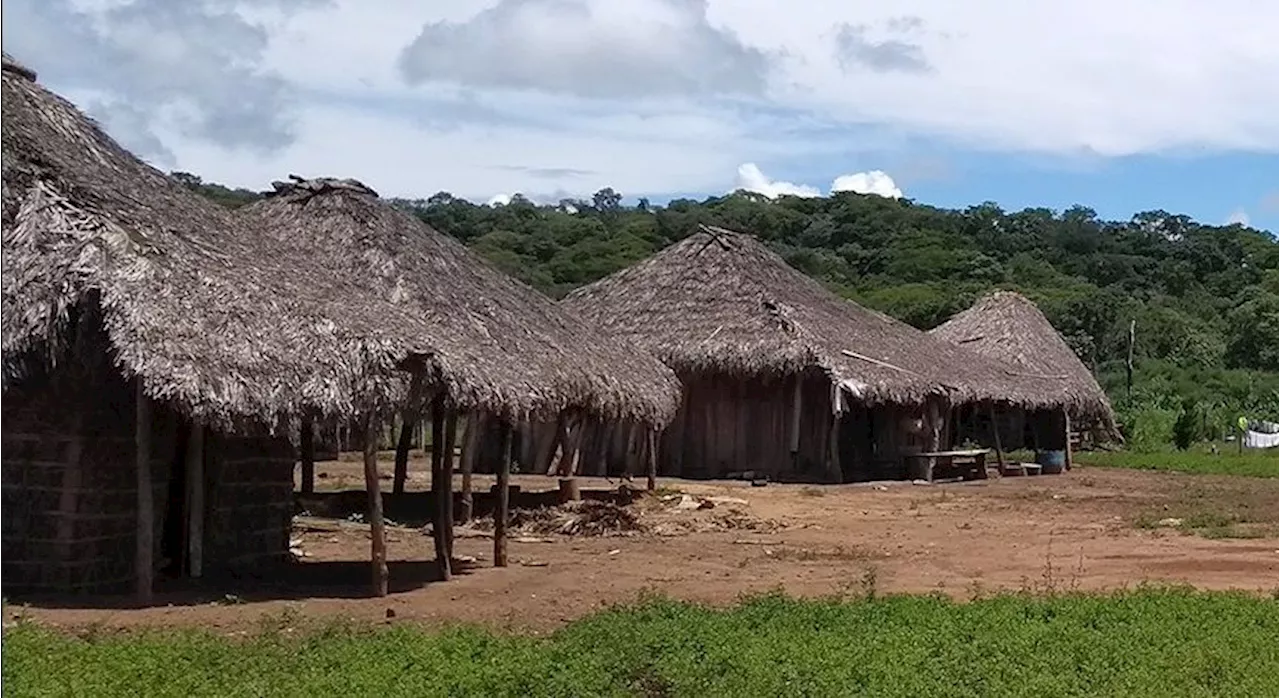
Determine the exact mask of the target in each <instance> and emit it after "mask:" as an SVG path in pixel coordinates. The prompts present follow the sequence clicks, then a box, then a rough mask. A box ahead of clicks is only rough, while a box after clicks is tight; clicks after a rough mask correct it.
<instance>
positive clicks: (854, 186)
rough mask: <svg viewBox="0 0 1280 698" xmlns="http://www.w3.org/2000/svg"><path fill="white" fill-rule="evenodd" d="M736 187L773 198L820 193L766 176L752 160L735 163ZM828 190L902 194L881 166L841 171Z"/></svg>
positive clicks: (800, 185) (884, 194)
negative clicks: (736, 173) (850, 171)
mask: <svg viewBox="0 0 1280 698" xmlns="http://www.w3.org/2000/svg"><path fill="white" fill-rule="evenodd" d="M739 190H742V191H749V192H754V193H756V194H763V195H764V196H767V197H769V198H770V199H776V198H778V197H779V196H804V197H813V196H821V195H822V192H820V191H819V190H818V188H817V187H811V186H809V185H807V184H796V183H794V182H785V181H782V180H773V179H769V177H768V176H767V175H765V173H764V172H762V171H761V170H760V168H759V167H757V166H756V164H755V163H753V162H748V163H745V164H742V165H739V166H738V179H737V181H736V183H735V186H734V191H739ZM830 191H831V193H832V194H834V193H836V192H842V191H851V192H856V193H858V194H874V195H876V196H883V197H886V198H890V199H901V198H902V190H901V189H899V188H898V185H897V184H895V183H894V181H893V177H890V176H889V175H888V174H885V172H883V171H882V170H871V171H869V172H854V173H853V174H843V175H840V176H839V177H836V178H835V180H834V181H832V182H831V189H830Z"/></svg>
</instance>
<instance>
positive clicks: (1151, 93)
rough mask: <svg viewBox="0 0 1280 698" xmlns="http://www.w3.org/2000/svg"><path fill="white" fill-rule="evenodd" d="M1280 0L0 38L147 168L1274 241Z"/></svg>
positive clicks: (180, 4) (154, 4) (462, 2)
mask: <svg viewBox="0 0 1280 698" xmlns="http://www.w3.org/2000/svg"><path fill="white" fill-rule="evenodd" d="M1278 5H1280V4H1278V3H1276V2H1274V0H1216V1H1215V2H1205V1H1204V0H1072V1H1070V2H1066V1H1059V0H1036V2H1025V1H1023V2H1019V1H1015V0H968V1H967V2H954V1H951V0H900V1H899V2H895V3H883V2H874V3H873V2H864V1H862V0H839V1H837V0H790V2H778V1H777V0H475V1H471V0H457V1H455V2H449V3H445V2H420V1H414V0H255V1H254V2H240V1H238V0H6V1H5V3H4V18H3V19H4V22H3V25H0V29H2V30H3V47H4V50H5V51H6V52H7V53H9V54H10V55H12V56H14V57H15V58H17V59H18V60H19V61H22V62H24V63H26V64H27V65H28V66H30V67H31V68H33V69H35V70H36V71H37V72H38V73H39V76H40V81H41V82H42V83H44V84H45V85H46V86H48V87H49V88H51V89H53V90H54V91H56V92H58V93H60V94H62V95H63V96H64V97H66V98H68V99H70V100H71V101H72V102H74V103H76V104H77V105H79V106H80V107H81V108H83V109H84V110H85V111H86V112H88V113H89V114H90V115H91V116H93V117H94V118H96V119H97V120H98V121H99V122H100V123H102V124H103V126H104V127H105V128H106V130H107V131H108V133H110V134H111V135H112V136H114V137H115V138H116V139H117V140H119V141H120V142H121V143H123V144H124V145H125V146H126V147H128V148H130V149H132V150H133V151H134V152H135V153H137V154H138V155H139V156H141V157H143V158H144V159H146V160H148V161H149V162H151V163H152V164H154V165H155V166H157V167H160V168H162V169H166V170H183V171H187V172H192V173H195V174H198V175H200V176H201V177H203V178H204V179H205V180H207V181H215V182H220V183H223V184H227V185H229V186H242V187H247V188H250V189H267V188H269V183H270V182H271V181H272V180H274V179H283V178H284V177H285V176H286V175H288V174H290V173H293V174H299V175H303V176H308V177H311V176H338V177H355V178H357V179H360V180H361V181H363V182H365V183H366V184H368V185H369V186H371V187H373V188H374V189H376V190H378V191H379V192H380V193H381V194H382V195H384V196H401V197H411V198H425V197H427V196H430V195H431V194H433V193H435V192H438V191H448V192H450V193H452V194H454V195H456V196H462V197H466V198H469V199H472V200H475V201H490V200H501V199H502V198H503V197H509V196H510V195H511V194H513V193H515V192H520V193H522V194H524V195H525V196H527V197H529V198H531V199H534V200H535V201H539V200H541V201H555V200H558V199H560V198H566V197H583V198H586V197H589V196H590V194H591V193H592V192H594V191H596V190H598V189H601V188H603V187H613V188H614V189H615V190H616V191H618V192H620V193H622V194H623V195H625V196H626V197H627V198H628V199H635V198H637V197H641V196H644V197H647V198H649V199H650V200H652V201H655V202H661V201H664V200H667V199H669V198H672V197H676V196H690V197H695V198H701V197H704V196H708V195H720V194H723V193H726V192H729V191H733V190H735V189H739V188H745V189H750V190H752V191H757V192H760V193H763V194H767V195H771V196H775V195H778V194H800V195H822V194H826V193H828V192H830V191H836V190H852V191H858V192H863V193H870V194H877V195H880V196H893V197H908V198H910V199H913V200H915V201H919V202H922V203H927V204H932V205H937V206H945V207H961V208H962V207H965V206H969V205H974V204H979V203H982V202H985V201H994V202H997V203H999V204H1000V205H1002V206H1004V207H1005V208H1006V209H1019V208H1023V207H1028V206H1044V207H1049V208H1055V209H1062V208H1066V207H1068V206H1071V205H1073V204H1083V205H1087V206H1090V207H1092V208H1094V209H1095V210H1096V211H1098V213H1099V214H1100V215H1101V216H1103V217H1104V218H1111V219H1120V220H1124V219H1128V218H1129V216H1131V215H1132V214H1134V213H1136V212H1139V211H1147V210H1154V209H1164V210H1166V211H1169V212H1172V213H1185V214H1188V215H1191V216H1192V217H1194V218H1196V219H1198V220H1201V221H1204V222H1207V223H1227V222H1240V223H1243V224H1246V225H1252V226H1254V227H1258V228H1262V229H1266V230H1269V231H1271V232H1272V233H1274V232H1275V231H1276V230H1277V229H1278V228H1280V225H1278V220H1277V218H1278V216H1280V204H1278V203H1277V183H1278V177H1280V175H1278V166H1280V87H1278V84H1280V80H1278V76H1280V8H1278Z"/></svg>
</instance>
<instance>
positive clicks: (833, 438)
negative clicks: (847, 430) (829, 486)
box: [827, 412, 844, 483]
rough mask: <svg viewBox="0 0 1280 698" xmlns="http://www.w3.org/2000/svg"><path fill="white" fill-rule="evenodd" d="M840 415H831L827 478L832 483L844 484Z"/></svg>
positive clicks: (837, 413)
mask: <svg viewBox="0 0 1280 698" xmlns="http://www.w3.org/2000/svg"><path fill="white" fill-rule="evenodd" d="M840 415H841V413H839V412H832V413H831V430H830V432H829V433H828V434H827V437H828V438H827V476H828V477H829V478H830V479H831V481H832V482H836V483H839V482H844V469H843V467H842V466H841V464H840Z"/></svg>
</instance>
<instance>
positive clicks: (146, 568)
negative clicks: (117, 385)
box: [133, 376, 155, 604]
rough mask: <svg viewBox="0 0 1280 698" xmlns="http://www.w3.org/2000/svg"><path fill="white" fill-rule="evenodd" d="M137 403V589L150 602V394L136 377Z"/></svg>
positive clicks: (152, 502)
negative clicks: (148, 394)
mask: <svg viewBox="0 0 1280 698" xmlns="http://www.w3.org/2000/svg"><path fill="white" fill-rule="evenodd" d="M135 383H136V395H135V398H134V401H135V403H136V405H135V407H136V409H135V413H134V425H133V448H134V468H135V470H136V475H137V483H136V484H137V488H138V502H137V507H138V512H137V516H138V519H137V527H138V537H137V548H136V550H135V551H134V574H135V577H136V579H135V582H136V586H135V591H136V592H137V596H138V601H139V602H140V603H144V604H146V603H150V602H151V593H152V579H153V578H154V576H155V567H154V564H155V563H154V562H153V560H152V556H153V550H152V545H153V541H154V537H155V499H154V492H153V491H152V488H151V398H149V397H147V394H146V392H144V390H143V387H142V377H141V376H139V377H138V378H137V379H135Z"/></svg>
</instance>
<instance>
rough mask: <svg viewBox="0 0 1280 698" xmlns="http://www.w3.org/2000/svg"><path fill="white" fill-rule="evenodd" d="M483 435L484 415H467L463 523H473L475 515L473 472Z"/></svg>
mask: <svg viewBox="0 0 1280 698" xmlns="http://www.w3.org/2000/svg"><path fill="white" fill-rule="evenodd" d="M482 433H484V415H483V414H482V413H480V412H472V413H471V414H469V415H467V427H466V431H465V432H464V433H463V435H462V499H461V509H462V511H461V512H460V514H461V518H462V520H463V522H468V521H471V517H472V516H474V515H475V509H474V507H473V505H472V501H471V471H472V470H474V469H475V463H476V453H477V452H478V451H479V450H480V435H481V434H482Z"/></svg>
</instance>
